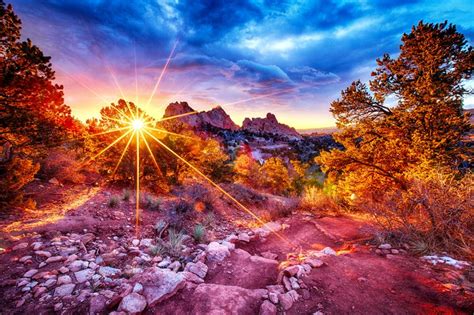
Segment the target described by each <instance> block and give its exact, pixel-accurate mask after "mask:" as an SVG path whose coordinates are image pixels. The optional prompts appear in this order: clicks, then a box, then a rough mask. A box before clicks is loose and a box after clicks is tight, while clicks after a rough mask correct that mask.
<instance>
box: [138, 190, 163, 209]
mask: <svg viewBox="0 0 474 315" xmlns="http://www.w3.org/2000/svg"><path fill="white" fill-rule="evenodd" d="M160 205H161V200H160V199H159V198H155V197H153V196H152V195H150V194H145V195H144V196H143V200H142V207H143V208H144V209H148V210H153V211H159V210H160Z"/></svg>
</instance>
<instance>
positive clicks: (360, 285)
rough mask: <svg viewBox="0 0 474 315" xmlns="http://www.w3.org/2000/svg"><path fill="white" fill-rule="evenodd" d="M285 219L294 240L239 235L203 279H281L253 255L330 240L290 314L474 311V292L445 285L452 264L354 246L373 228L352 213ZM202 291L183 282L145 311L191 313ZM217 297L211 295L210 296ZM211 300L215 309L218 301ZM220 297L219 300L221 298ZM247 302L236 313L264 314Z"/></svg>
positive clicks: (245, 283) (290, 252)
mask: <svg viewBox="0 0 474 315" xmlns="http://www.w3.org/2000/svg"><path fill="white" fill-rule="evenodd" d="M285 223H286V224H288V225H290V227H289V228H288V229H286V230H284V231H282V232H280V235H281V236H283V237H284V238H287V239H288V240H291V243H286V242H283V241H282V240H281V239H280V238H279V237H278V236H276V235H273V234H272V235H270V236H268V237H267V238H260V239H256V240H253V241H250V242H249V243H246V242H238V243H237V247H238V249H237V250H236V251H235V252H233V254H232V255H231V256H230V257H229V258H227V259H226V260H224V261H223V262H221V263H218V264H211V265H210V270H209V272H208V275H207V276H206V278H205V282H206V283H213V284H219V285H220V287H219V289H220V290H222V291H226V287H233V286H238V287H241V288H246V289H259V288H260V289H265V288H266V287H267V286H268V285H275V284H277V276H278V272H279V269H280V268H279V267H278V265H273V266H272V265H268V264H258V263H253V262H252V261H250V260H249V258H248V257H249V256H250V255H261V254H262V253H268V252H271V253H273V254H276V255H277V256H276V259H277V260H278V261H279V262H280V263H284V262H285V260H286V258H287V257H295V256H298V255H301V254H303V253H305V252H306V251H308V250H321V249H323V248H325V247H331V248H333V249H335V250H336V251H337V255H336V256H327V257H324V259H323V260H324V265H323V266H322V267H321V268H317V269H312V271H311V272H310V273H309V274H308V275H307V276H305V277H304V278H303V281H304V284H305V287H306V289H304V291H305V292H303V293H302V292H301V291H302V290H298V293H300V295H301V296H302V298H300V299H299V300H298V301H297V302H295V303H294V304H293V306H292V307H291V309H289V310H288V311H286V314H313V313H315V312H317V311H320V312H322V313H323V314H348V313H351V314H421V313H423V314H469V313H471V311H472V310H474V308H473V307H474V304H473V301H472V300H470V299H472V297H473V296H474V295H473V293H472V292H470V293H469V294H468V293H467V292H466V293H463V292H453V291H450V290H448V289H447V287H448V285H447V284H449V283H448V280H447V278H444V277H443V273H444V272H452V268H449V267H445V268H442V269H440V268H438V270H434V269H433V268H432V267H431V266H428V265H424V264H423V263H422V262H421V261H420V260H419V259H418V258H415V257H412V256H410V255H408V254H401V255H388V257H389V258H386V257H385V256H380V255H377V254H376V253H375V252H374V247H373V246H367V245H365V244H362V245H360V244H356V245H354V244H353V243H357V242H356V241H358V242H360V240H361V239H364V238H368V237H370V233H371V232H373V228H372V227H371V226H368V225H367V224H364V223H363V222H362V221H358V220H356V219H353V218H348V217H326V218H322V219H309V218H304V217H302V216H299V215H298V216H296V217H292V218H290V219H287V220H286V221H285ZM294 244H298V245H297V246H295V245H294ZM253 257H255V256H253ZM438 279H439V280H438ZM451 280H453V279H451ZM232 292H233V291H230V292H229V293H228V294H232ZM202 298H203V296H202V295H199V294H196V293H195V291H193V289H192V288H191V289H185V290H184V291H183V292H182V294H180V295H177V296H175V297H173V298H172V299H170V300H168V301H166V302H165V303H164V304H162V305H160V306H159V307H155V308H154V309H151V310H150V311H149V312H148V314H152V313H154V312H164V313H169V314H171V313H173V314H180V313H183V314H184V313H190V312H191V313H192V312H193V311H195V310H196V308H193V307H192V305H196V304H199V303H203V301H202ZM214 298H215V297H213V296H212V295H209V296H206V299H210V300H211V301H213V299H214ZM219 298H220V299H221V298H222V297H220V296H219ZM234 298H236V297H234ZM216 303H217V302H216ZM216 303H215V304H216ZM229 303H230V304H238V303H239V302H229ZM210 304H211V309H212V304H213V302H210ZM217 304H219V307H222V306H221V304H222V303H220V302H219V303H217ZM244 304H245V303H244ZM246 306H247V308H241V312H239V314H258V313H259V307H258V305H253V306H252V304H251V301H249V302H248V303H247V304H246ZM208 311H209V308H208ZM279 311H282V310H281V309H279Z"/></svg>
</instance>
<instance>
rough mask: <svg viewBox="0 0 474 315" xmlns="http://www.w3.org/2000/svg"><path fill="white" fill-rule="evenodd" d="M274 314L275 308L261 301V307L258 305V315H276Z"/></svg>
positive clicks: (267, 302) (269, 303)
mask: <svg viewBox="0 0 474 315" xmlns="http://www.w3.org/2000/svg"><path fill="white" fill-rule="evenodd" d="M276 314H277V308H276V306H275V305H273V304H272V303H271V302H270V301H268V300H265V301H263V303H262V305H260V312H259V315H276Z"/></svg>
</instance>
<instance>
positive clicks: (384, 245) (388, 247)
mask: <svg viewBox="0 0 474 315" xmlns="http://www.w3.org/2000/svg"><path fill="white" fill-rule="evenodd" d="M391 248H392V245H390V244H388V243H385V244H381V245H379V249H391Z"/></svg>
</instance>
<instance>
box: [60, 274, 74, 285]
mask: <svg viewBox="0 0 474 315" xmlns="http://www.w3.org/2000/svg"><path fill="white" fill-rule="evenodd" d="M71 282H72V279H71V277H70V276H68V275H64V276H60V277H59V278H58V285H61V284H69V283H71Z"/></svg>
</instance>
